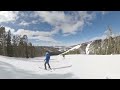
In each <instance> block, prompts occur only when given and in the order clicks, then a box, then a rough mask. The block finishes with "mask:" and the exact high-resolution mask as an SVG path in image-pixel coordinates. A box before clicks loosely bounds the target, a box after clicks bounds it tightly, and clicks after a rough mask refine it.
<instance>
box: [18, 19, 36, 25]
mask: <svg viewBox="0 0 120 90" xmlns="http://www.w3.org/2000/svg"><path fill="white" fill-rule="evenodd" d="M37 22H38V21H37V20H33V21H31V22H26V21H24V20H23V21H21V22H20V23H19V25H20V26H29V25H30V24H36V23H37Z"/></svg>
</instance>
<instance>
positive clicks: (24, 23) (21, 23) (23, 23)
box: [19, 21, 30, 26]
mask: <svg viewBox="0 0 120 90" xmlns="http://www.w3.org/2000/svg"><path fill="white" fill-rule="evenodd" d="M29 24H30V23H28V22H26V21H22V22H20V23H19V25H22V26H28V25H29Z"/></svg>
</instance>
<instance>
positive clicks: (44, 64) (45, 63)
mask: <svg viewBox="0 0 120 90" xmlns="http://www.w3.org/2000/svg"><path fill="white" fill-rule="evenodd" d="M44 66H45V70H47V68H46V62H45V64H44Z"/></svg>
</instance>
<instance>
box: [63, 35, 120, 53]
mask: <svg viewBox="0 0 120 90" xmlns="http://www.w3.org/2000/svg"><path fill="white" fill-rule="evenodd" d="M63 54H89V55H91V54H93V55H95V54H96V55H109V54H120V36H115V37H112V36H110V37H109V38H106V39H97V40H93V41H90V42H85V43H81V44H79V45H75V46H74V47H72V48H71V49H69V50H67V51H65V52H64V53H63Z"/></svg>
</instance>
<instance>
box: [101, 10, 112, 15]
mask: <svg viewBox="0 0 120 90" xmlns="http://www.w3.org/2000/svg"><path fill="white" fill-rule="evenodd" d="M100 12H101V14H102V15H105V14H108V13H109V12H110V11H100Z"/></svg>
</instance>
